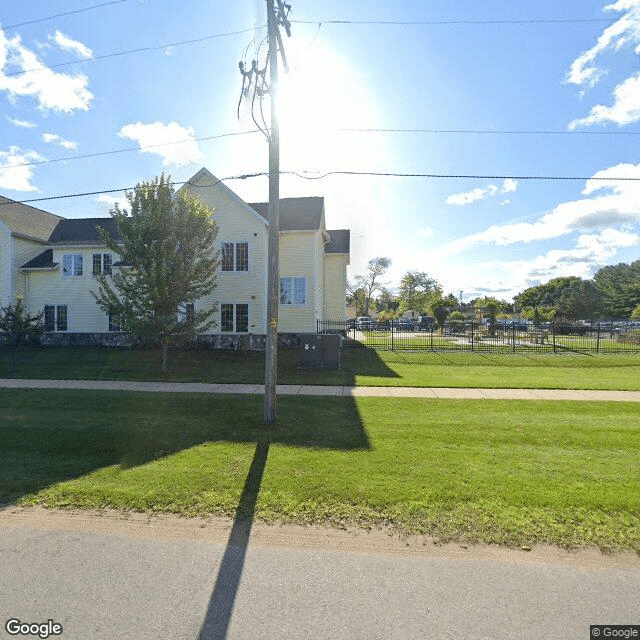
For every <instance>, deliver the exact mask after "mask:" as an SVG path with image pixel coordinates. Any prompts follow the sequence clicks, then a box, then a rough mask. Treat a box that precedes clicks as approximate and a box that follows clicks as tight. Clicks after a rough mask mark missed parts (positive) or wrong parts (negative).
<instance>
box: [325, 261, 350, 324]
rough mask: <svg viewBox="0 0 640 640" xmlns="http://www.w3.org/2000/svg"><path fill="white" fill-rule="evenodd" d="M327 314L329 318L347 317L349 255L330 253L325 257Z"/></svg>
mask: <svg viewBox="0 0 640 640" xmlns="http://www.w3.org/2000/svg"><path fill="white" fill-rule="evenodd" d="M324 282H325V314H324V317H325V318H326V319H328V320H344V319H345V318H346V317H347V307H346V299H345V297H346V285H347V256H346V255H345V254H342V253H328V254H326V255H325V257H324Z"/></svg>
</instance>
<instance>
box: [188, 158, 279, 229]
mask: <svg viewBox="0 0 640 640" xmlns="http://www.w3.org/2000/svg"><path fill="white" fill-rule="evenodd" d="M204 176H207V177H209V178H211V180H212V181H213V182H214V184H212V185H208V187H209V188H212V189H217V188H218V187H219V188H221V189H222V190H223V191H225V192H226V193H227V194H228V195H229V196H231V197H232V198H233V199H234V200H236V201H237V202H238V203H239V204H240V205H241V206H242V207H243V209H244V210H245V211H246V212H247V213H249V214H251V215H252V216H253V217H254V218H256V219H258V220H259V221H260V222H262V224H264V225H266V226H267V227H268V226H269V221H268V220H265V218H263V217H262V216H261V215H260V214H259V213H258V212H257V211H256V210H255V209H252V208H251V207H250V206H249V205H248V204H247V203H246V202H245V201H244V200H243V199H242V198H241V197H240V196H239V195H238V194H237V193H235V192H234V191H232V190H231V189H229V187H227V185H226V184H225V183H224V182H222V181H221V180H218V178H216V177H215V176H214V175H213V173H211V171H209V169H207V168H206V167H202V169H200V171H198V172H197V173H196V174H195V175H194V176H193V177H191V178H190V179H189V180H187V182H186V183H185V184H183V185H182V186H181V187H180V188H179V189H178V190H177V191H176V195H177V194H178V193H180V192H181V191H182V190H183V189H186V190H187V191H190V189H189V183H191V187H193V186H194V185H193V183H194V182H196V180H199V179H200V178H202V177H204ZM200 188H206V187H200ZM196 189H198V186H197V185H196ZM195 193H198V192H197V191H195Z"/></svg>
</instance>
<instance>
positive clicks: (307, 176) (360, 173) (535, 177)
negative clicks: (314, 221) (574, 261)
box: [0, 170, 640, 207]
mask: <svg viewBox="0 0 640 640" xmlns="http://www.w3.org/2000/svg"><path fill="white" fill-rule="evenodd" d="M313 173H314V172H310V171H281V172H280V175H290V176H295V177H298V178H302V179H304V180H323V179H325V178H328V177H330V176H338V175H342V176H372V177H393V178H425V179H449V180H461V179H465V180H523V181H524V180H549V181H552V180H562V181H566V180H573V181H588V180H595V181H601V182H640V177H638V178H633V177H629V176H606V177H605V176H589V177H584V176H545V175H506V174H505V175H496V174H446V173H400V172H391V171H346V170H345V171H343V170H335V171H326V172H324V173H321V174H319V175H312V174H313ZM268 175H269V172H268V171H258V172H255V173H244V174H240V175H236V176H228V177H226V178H219V179H217V181H216V182H215V183H212V184H204V185H203V184H193V183H192V182H190V181H189V180H186V181H182V182H172V183H171V184H173V185H181V186H182V185H186V184H189V185H190V186H192V187H195V188H211V187H213V186H215V185H216V184H219V183H220V182H230V181H232V180H246V179H248V178H260V177H266V176H268ZM133 189H135V187H120V188H113V189H103V190H99V191H84V192H81V193H67V194H63V195H57V196H45V197H42V198H29V199H26V200H9V201H8V202H4V203H2V202H0V207H1V206H3V205H7V204H29V203H31V202H44V201H47V200H64V199H70V198H81V197H86V196H95V195H102V194H107V193H120V192H126V191H132V190H133Z"/></svg>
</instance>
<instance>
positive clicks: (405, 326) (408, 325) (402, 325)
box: [391, 318, 415, 331]
mask: <svg viewBox="0 0 640 640" xmlns="http://www.w3.org/2000/svg"><path fill="white" fill-rule="evenodd" d="M391 326H392V327H393V328H394V329H395V330H396V331H414V330H415V328H414V326H413V322H411V320H407V319H403V318H399V319H397V320H392V321H391Z"/></svg>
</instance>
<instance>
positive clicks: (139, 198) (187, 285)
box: [92, 174, 219, 373]
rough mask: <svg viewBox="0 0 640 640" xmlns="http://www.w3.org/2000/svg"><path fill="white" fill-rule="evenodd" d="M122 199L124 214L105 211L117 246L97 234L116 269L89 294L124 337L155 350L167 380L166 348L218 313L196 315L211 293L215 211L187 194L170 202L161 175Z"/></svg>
mask: <svg viewBox="0 0 640 640" xmlns="http://www.w3.org/2000/svg"><path fill="white" fill-rule="evenodd" d="M126 195H127V200H128V202H129V205H130V211H129V212H127V211H126V210H121V209H120V208H119V206H118V205H117V204H116V206H115V208H114V209H113V210H112V211H111V216H112V217H113V219H114V220H115V222H116V226H117V228H118V232H119V234H120V236H121V240H116V239H114V238H112V237H111V236H109V235H108V233H107V232H106V231H104V230H103V229H100V234H101V237H102V240H103V241H104V243H105V244H106V246H107V247H108V248H109V249H111V251H113V252H114V253H116V254H118V255H119V256H120V261H121V262H120V264H121V265H122V266H120V267H119V268H118V269H117V271H115V272H114V273H113V274H105V273H100V274H96V275H95V278H96V280H97V282H98V291H97V292H93V291H92V294H93V296H94V298H95V300H96V302H97V304H98V306H99V307H100V308H101V309H102V310H103V311H104V312H105V313H109V314H113V315H114V316H116V317H118V318H119V319H120V320H121V323H122V330H123V331H126V332H127V333H129V334H130V335H132V336H133V337H134V338H136V339H144V338H153V339H156V340H158V341H159V342H160V344H161V346H162V371H163V373H166V371H167V357H168V354H167V352H168V347H169V345H170V344H174V343H175V342H177V341H178V340H181V339H185V338H189V337H193V336H194V335H195V334H196V333H197V332H203V331H206V330H207V329H210V328H211V327H213V326H215V320H214V318H213V316H214V314H215V313H216V311H217V308H216V306H215V305H213V306H211V307H210V308H208V309H196V308H195V301H196V300H198V299H201V298H203V297H205V296H207V295H209V294H210V293H211V292H212V291H213V290H214V289H215V287H216V276H217V269H218V265H219V251H218V249H217V236H218V230H217V226H216V224H215V222H214V220H213V218H212V214H213V211H212V210H211V209H210V208H209V207H207V205H205V204H204V203H203V202H202V200H201V199H200V198H198V197H196V196H192V195H190V194H189V193H188V192H187V191H180V192H179V193H177V194H176V193H175V192H174V189H173V187H172V184H171V182H170V178H169V177H168V176H167V177H165V176H164V174H163V175H161V176H160V177H159V178H158V177H157V178H154V179H153V180H152V181H151V182H143V183H141V184H138V185H136V187H135V189H134V190H133V191H132V192H127V194H126Z"/></svg>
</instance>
